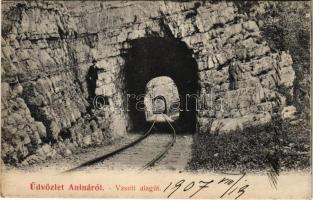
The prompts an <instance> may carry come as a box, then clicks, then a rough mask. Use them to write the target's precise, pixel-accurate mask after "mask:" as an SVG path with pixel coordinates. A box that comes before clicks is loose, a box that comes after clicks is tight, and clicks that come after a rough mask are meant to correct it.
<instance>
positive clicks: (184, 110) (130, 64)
mask: <svg viewBox="0 0 313 200" xmlns="http://www.w3.org/2000/svg"><path fill="white" fill-rule="evenodd" d="M130 44H131V48H129V49H128V50H127V51H126V52H125V79H126V85H125V89H126V92H127V94H128V95H130V94H131V95H133V96H136V97H138V98H137V99H136V98H129V99H128V100H127V101H128V102H127V104H128V117H129V121H130V124H131V125H130V127H129V129H130V130H129V131H137V130H143V129H146V128H147V126H148V124H147V122H146V120H145V114H144V111H142V110H141V111H138V109H136V103H138V101H140V100H141V101H142V99H143V98H144V94H145V88H146V85H147V83H148V82H149V81H150V80H151V79H153V78H155V77H159V76H168V77H170V78H171V79H172V80H173V81H174V82H175V84H176V86H177V88H178V92H179V96H180V113H179V116H180V117H179V119H178V120H177V121H176V127H178V129H179V131H180V132H187V133H193V132H195V130H196V122H197V119H196V99H195V98H194V95H197V94H198V91H199V87H198V75H197V63H196V61H195V60H194V58H193V57H192V53H193V52H192V50H190V49H189V48H188V47H187V45H186V44H185V43H184V42H182V41H179V40H175V39H167V38H154V37H152V38H141V39H137V40H133V41H131V42H130ZM188 95H189V96H188ZM192 96H193V97H192Z"/></svg>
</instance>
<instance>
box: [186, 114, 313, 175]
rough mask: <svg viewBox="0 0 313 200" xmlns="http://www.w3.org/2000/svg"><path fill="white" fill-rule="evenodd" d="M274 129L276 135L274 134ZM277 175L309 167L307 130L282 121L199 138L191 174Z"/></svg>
mask: <svg viewBox="0 0 313 200" xmlns="http://www.w3.org/2000/svg"><path fill="white" fill-rule="evenodd" d="M275 127H276V129H277V130H278V131H275ZM275 167H278V169H279V171H287V170H292V169H307V168H309V167H310V130H309V129H308V128H307V126H304V125H301V124H297V125H292V124H290V123H288V122H283V121H282V120H281V119H276V120H273V122H272V123H269V124H266V125H262V126H258V127H251V128H246V129H244V130H243V131H233V132H231V133H228V134H221V135H212V134H206V135H198V136H197V137H196V138H195V142H194V144H193V152H192V159H191V160H190V161H189V165H188V168H189V169H190V170H200V169H205V170H210V171H241V170H245V171H262V170H266V169H272V168H275Z"/></svg>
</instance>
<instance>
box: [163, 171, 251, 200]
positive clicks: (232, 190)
mask: <svg viewBox="0 0 313 200" xmlns="http://www.w3.org/2000/svg"><path fill="white" fill-rule="evenodd" d="M239 175H241V176H240V177H239V178H238V179H231V178H228V177H223V178H222V179H220V180H218V181H216V180H214V179H212V180H208V181H203V180H200V181H198V182H196V181H190V182H189V181H188V182H187V181H186V180H185V179H181V180H179V181H177V182H176V183H173V182H170V183H169V184H168V185H167V186H166V187H165V189H164V190H163V192H164V193H167V192H169V194H168V196H167V198H169V197H171V196H172V195H173V194H174V193H175V192H177V191H178V190H179V189H181V190H182V192H183V193H184V192H188V191H189V193H188V194H189V198H192V197H194V196H195V195H196V194H198V193H199V192H200V191H201V190H204V189H206V188H209V186H210V187H213V186H220V187H222V185H223V186H225V185H226V186H227V189H226V190H225V191H224V193H223V194H221V195H220V198H223V197H224V196H230V195H234V196H233V197H234V198H235V199H237V198H239V197H240V196H242V195H243V194H244V193H245V192H246V189H247V188H248V187H249V185H248V184H241V183H240V182H243V181H242V180H243V178H244V177H245V175H246V174H245V173H243V174H239ZM214 183H215V184H214Z"/></svg>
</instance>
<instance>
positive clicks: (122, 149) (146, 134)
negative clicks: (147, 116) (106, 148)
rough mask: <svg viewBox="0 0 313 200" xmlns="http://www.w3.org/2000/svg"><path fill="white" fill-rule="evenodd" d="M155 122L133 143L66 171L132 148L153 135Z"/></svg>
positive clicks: (70, 170) (91, 163)
mask: <svg viewBox="0 0 313 200" xmlns="http://www.w3.org/2000/svg"><path fill="white" fill-rule="evenodd" d="M154 124H155V121H153V123H152V125H151V127H150V128H149V130H148V131H147V132H146V133H145V134H144V135H143V136H141V137H140V138H138V139H136V140H135V141H133V142H131V143H129V144H127V145H125V146H123V147H121V148H119V149H116V150H114V151H112V152H110V153H107V154H104V155H102V156H99V157H97V158H94V159H92V160H89V161H87V162H84V163H82V164H80V165H79V166H77V167H74V168H72V169H69V170H66V171H65V173H67V172H72V171H75V170H77V169H80V168H83V167H87V166H90V165H93V164H95V163H97V162H100V161H103V160H105V159H107V158H110V157H112V156H114V155H117V154H118V153H121V152H122V151H124V150H126V149H128V148H130V147H132V146H135V145H136V144H137V143H139V142H140V141H142V140H143V139H145V138H146V137H148V136H149V135H151V130H152V128H153V126H154Z"/></svg>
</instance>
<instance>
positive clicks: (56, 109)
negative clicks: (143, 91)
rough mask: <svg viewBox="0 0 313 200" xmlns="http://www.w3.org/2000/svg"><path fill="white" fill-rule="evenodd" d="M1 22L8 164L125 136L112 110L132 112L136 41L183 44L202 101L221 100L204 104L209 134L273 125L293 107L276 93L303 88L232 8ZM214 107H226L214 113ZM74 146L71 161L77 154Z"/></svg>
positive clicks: (93, 9)
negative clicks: (128, 78) (91, 73)
mask: <svg viewBox="0 0 313 200" xmlns="http://www.w3.org/2000/svg"><path fill="white" fill-rule="evenodd" d="M2 21H3V22H2V40H1V46H2V54H1V56H2V74H1V77H2V83H1V84H2V85H1V93H2V101H1V103H2V104H1V109H2V112H1V113H2V116H1V119H2V124H1V129H2V140H1V142H2V155H1V157H2V159H3V160H4V162H6V163H19V162H22V161H23V160H24V161H25V160H26V161H25V162H26V164H27V159H26V158H28V160H32V159H30V157H31V156H32V155H39V156H40V157H41V158H43V159H45V158H49V157H52V156H53V155H54V153H53V150H50V149H49V147H47V145H48V146H50V147H51V146H52V147H54V146H56V148H59V144H60V143H64V141H66V140H69V142H67V143H70V144H73V145H72V146H74V147H77V146H88V145H91V144H101V143H102V142H104V141H106V140H107V139H108V137H109V135H110V136H112V137H115V136H119V135H122V134H125V133H126V129H127V127H128V126H129V120H128V119H129V116H128V114H127V112H126V111H125V110H122V109H110V108H122V107H124V102H125V95H126V90H125V88H126V86H125V69H124V68H125V62H126V61H125V59H124V57H123V54H125V53H126V54H127V51H128V50H129V49H130V48H131V43H132V41H134V40H136V39H140V38H145V37H162V38H168V39H171V40H180V41H182V42H184V43H185V44H186V45H187V47H188V48H189V49H190V53H191V54H192V57H193V58H194V60H195V61H196V63H197V66H198V84H199V94H200V95H201V96H205V97H212V96H213V98H204V101H201V102H199V106H200V107H201V108H206V109H201V110H199V111H198V112H197V123H198V130H199V132H200V133H209V132H214V131H216V130H219V131H221V130H222V129H221V128H216V127H219V126H220V124H223V127H229V128H224V131H226V132H227V131H229V130H231V129H233V127H237V126H243V125H244V124H249V123H250V124H255V123H256V124H257V123H263V122H265V121H268V120H270V117H269V116H270V113H271V112H272V108H273V107H275V106H282V105H283V104H284V97H283V96H282V95H281V94H279V93H278V92H277V89H276V88H277V86H280V85H283V86H286V87H289V88H291V87H292V83H293V79H294V71H293V69H292V66H291V65H292V60H291V57H290V55H289V54H288V53H286V52H278V53H273V52H271V49H270V48H269V46H268V44H267V43H266V42H265V41H264V40H263V39H262V37H261V35H260V31H259V29H258V26H257V24H256V23H255V22H254V21H252V20H249V19H248V18H247V17H245V16H243V15H240V14H239V13H238V12H237V8H236V7H235V5H234V4H233V3H232V2H219V3H209V2H197V3H195V2H184V3H178V2H161V1H160V2H93V3H92V4H91V3H89V2H76V1H75V2H74V1H73V2H71V1H70V2H33V1H32V2H25V1H21V2H18V1H14V2H3V3H2ZM238 45H240V46H243V47H245V49H246V59H245V60H240V61H238V62H239V65H240V66H241V68H242V73H241V74H240V75H238V80H237V83H238V88H237V89H236V90H230V79H229V69H228V68H229V65H230V64H231V63H232V62H233V58H235V50H236V47H237V46H238ZM94 60H96V61H97V66H98V68H99V73H98V77H97V80H96V81H95V82H96V83H95V88H94V90H95V93H96V95H103V96H105V97H106V99H107V102H106V104H105V107H106V108H109V109H104V110H101V111H97V110H93V109H90V108H92V105H91V101H90V100H88V96H90V94H89V91H88V85H89V86H90V83H88V81H87V79H86V76H87V73H88V70H89V69H90V66H92V61H94ZM177 73H181V72H179V71H177ZM134 81H135V80H134ZM211 100H212V101H211ZM212 104H213V105H214V106H215V105H219V106H215V108H214V109H207V108H208V107H210V105H212ZM230 119H237V122H242V123H240V124H237V125H233V123H234V122H233V120H230ZM212 122H213V123H212ZM212 124H213V126H212V127H213V128H212V130H211V125H212ZM222 132H223V131H222ZM70 146H71V145H70ZM72 146H71V147H66V148H65V147H64V148H63V149H66V150H65V151H64V152H66V154H70V152H71V150H70V149H71V148H72ZM42 154H44V155H45V156H42ZM33 160H34V159H33ZM35 160H36V159H35ZM29 163H31V162H29Z"/></svg>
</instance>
